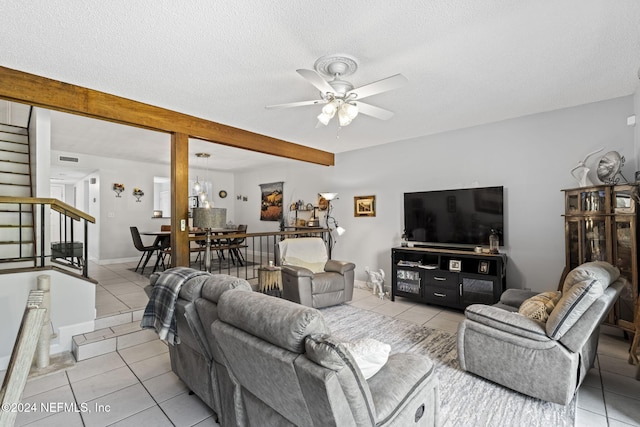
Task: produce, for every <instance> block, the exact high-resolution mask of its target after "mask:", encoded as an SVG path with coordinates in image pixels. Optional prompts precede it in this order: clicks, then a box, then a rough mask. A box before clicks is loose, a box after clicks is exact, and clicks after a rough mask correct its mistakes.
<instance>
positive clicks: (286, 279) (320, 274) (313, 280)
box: [276, 237, 356, 308]
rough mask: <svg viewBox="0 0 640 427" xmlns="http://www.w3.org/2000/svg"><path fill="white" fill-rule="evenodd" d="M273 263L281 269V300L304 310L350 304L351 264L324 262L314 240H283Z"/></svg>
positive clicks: (318, 241) (321, 245)
mask: <svg viewBox="0 0 640 427" xmlns="http://www.w3.org/2000/svg"><path fill="white" fill-rule="evenodd" d="M276 260H277V261H278V263H279V264H280V265H281V266H282V287H283V290H282V297H283V298H285V299H288V300H289V301H293V302H297V303H298V304H302V305H306V306H308V307H315V308H321V307H327V306H330V305H336V304H341V303H343V302H347V301H351V299H352V298H353V281H354V273H355V271H354V270H355V268H356V266H355V264H353V263H351V262H344V261H335V260H330V259H328V256H327V248H326V246H325V244H324V241H323V240H322V239H320V238H318V237H302V238H297V239H285V240H283V241H281V242H279V243H278V253H277V254H276Z"/></svg>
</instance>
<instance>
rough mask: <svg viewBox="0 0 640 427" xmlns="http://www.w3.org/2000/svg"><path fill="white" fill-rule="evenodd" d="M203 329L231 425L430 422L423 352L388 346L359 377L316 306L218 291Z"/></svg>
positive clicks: (434, 388)
mask: <svg viewBox="0 0 640 427" xmlns="http://www.w3.org/2000/svg"><path fill="white" fill-rule="evenodd" d="M211 332H212V334H213V336H214V338H215V342H216V343H217V345H218V346H219V349H220V352H219V353H218V355H217V356H216V355H214V357H216V358H218V357H219V358H220V359H221V361H222V363H224V364H225V365H226V367H227V370H228V374H229V378H230V379H231V382H229V383H228V384H227V386H225V385H223V384H221V386H220V389H221V393H222V394H223V395H228V396H235V411H236V413H235V417H234V418H235V419H236V422H237V425H238V426H258V425H259V426H372V427H373V426H398V427H404V426H433V425H437V422H438V413H439V406H438V405H439V401H438V381H437V378H436V374H435V371H434V365H433V363H432V362H431V361H430V360H429V358H427V357H425V356H422V355H417V354H408V353H406V354H393V355H391V356H389V359H388V361H387V363H386V364H385V365H384V366H382V368H381V369H380V371H378V372H377V373H376V374H374V375H373V376H372V377H370V378H369V379H368V380H365V378H364V376H363V374H362V372H361V371H360V369H359V368H358V366H357V365H356V363H355V362H354V359H353V358H352V357H351V354H350V353H349V351H348V350H345V349H344V347H343V346H342V345H341V344H340V343H339V342H338V341H336V340H335V339H334V338H332V337H331V336H330V335H329V330H328V329H327V326H326V324H325V321H324V318H323V317H322V314H321V313H320V312H319V311H318V310H316V309H313V308H309V307H304V306H301V305H299V304H294V303H292V302H290V301H286V300H283V299H280V298H274V297H271V296H268V295H264V294H261V293H258V292H238V291H231V292H225V293H224V294H222V296H221V297H220V300H219V304H218V320H216V321H215V322H213V324H212V325H211Z"/></svg>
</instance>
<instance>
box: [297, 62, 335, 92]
mask: <svg viewBox="0 0 640 427" xmlns="http://www.w3.org/2000/svg"><path fill="white" fill-rule="evenodd" d="M296 71H297V72H298V74H300V75H301V76H302V77H304V78H305V79H306V80H307V81H308V82H309V83H311V84H312V85H314V86H315V87H316V88H317V89H318V90H319V91H320V92H322V93H327V92H332V93H333V92H335V90H334V89H333V88H332V87H331V85H329V83H327V81H326V80H325V79H324V78H322V76H321V75H320V74H318V73H317V72H315V71H314V70H305V69H304V68H301V69H299V70H296Z"/></svg>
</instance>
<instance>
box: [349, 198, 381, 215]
mask: <svg viewBox="0 0 640 427" xmlns="http://www.w3.org/2000/svg"><path fill="white" fill-rule="evenodd" d="M353 216H376V196H355V197H354V198H353Z"/></svg>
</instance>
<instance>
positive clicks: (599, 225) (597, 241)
mask: <svg viewBox="0 0 640 427" xmlns="http://www.w3.org/2000/svg"><path fill="white" fill-rule="evenodd" d="M607 223H608V219H607V218H586V219H585V220H584V222H583V233H582V239H583V240H582V241H583V243H582V262H591V261H607V260H608V259H610V257H609V248H608V247H607V242H608V241H609V239H608V238H607V230H608V227H607Z"/></svg>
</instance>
